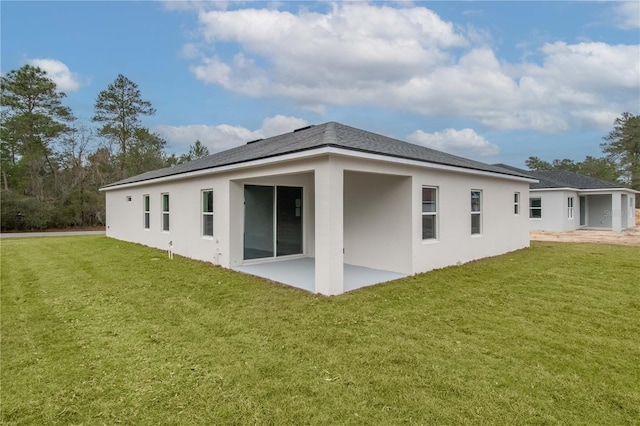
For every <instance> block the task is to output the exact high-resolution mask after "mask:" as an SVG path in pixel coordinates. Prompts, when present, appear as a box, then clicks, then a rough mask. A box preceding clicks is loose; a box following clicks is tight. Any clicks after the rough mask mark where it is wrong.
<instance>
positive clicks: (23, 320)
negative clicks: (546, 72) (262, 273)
mask: <svg viewBox="0 0 640 426" xmlns="http://www.w3.org/2000/svg"><path fill="white" fill-rule="evenodd" d="M1 249H2V252H1V254H2V264H1V266H2V270H1V278H2V289H1V295H0V296H1V302H2V305H1V307H2V311H1V315H2V317H1V330H0V331H1V337H2V342H1V343H2V346H1V348H2V352H1V359H0V361H1V372H0V378H1V385H2V387H1V397H2V401H1V402H2V405H1V417H0V421H1V422H2V423H3V424H6V425H12V424H38V425H41V424H64V425H67V424H132V425H133V424H135V425H156V424H175V425H188V424H234V425H244V424H259V425H281V424H300V425H302V424H309V425H316V424H341V425H343V424H344V425H364V424H366V425H371V424H385V425H388V424H491V425H499V424H509V425H512V424H581V425H582V424H615V425H622V424H638V422H640V368H639V367H638V365H639V364H638V362H639V360H640V280H639V279H638V272H639V269H638V266H639V262H640V260H639V259H640V248H638V247H622V246H608V245H592V244H561V243H534V244H533V246H532V248H530V249H527V250H522V251H519V252H516V253H511V254H507V255H504V256H500V257H496V258H492V259H486V260H483V261H479V262H475V263H472V264H468V265H463V266H459V267H452V268H447V269H443V270H438V271H433V272H431V273H427V274H422V275H417V276H414V277H409V278H406V279H403V280H399V281H396V282H393V283H389V284H383V285H379V286H375V287H371V288H366V289H362V290H359V291H356V292H353V293H348V294H345V295H342V296H339V297H333V298H327V297H320V296H315V295H312V294H308V293H305V292H302V291H299V290H296V289H292V288H288V287H285V286H280V285H277V284H273V283H267V282H265V281H263V280H260V279H257V278H253V277H249V276H244V275H241V274H238V273H234V272H232V271H229V270H225V269H222V268H217V267H213V266H211V265H207V264H203V263H200V262H196V261H192V260H189V259H185V258H181V257H178V256H176V258H175V259H174V260H173V261H169V260H167V259H166V256H165V254H164V253H163V252H160V251H156V250H153V249H150V248H146V247H142V246H138V245H134V244H128V243H123V242H120V241H115V240H111V239H107V238H105V237H101V236H89V237H60V238H56V237H48V238H38V239H36V238H34V239H15V240H3V241H2V247H1Z"/></svg>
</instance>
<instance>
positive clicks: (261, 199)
mask: <svg viewBox="0 0 640 426" xmlns="http://www.w3.org/2000/svg"><path fill="white" fill-rule="evenodd" d="M273 203H274V188H273V186H259V185H245V187H244V259H245V260H249V259H260V258H263V257H273V255H274V253H273V248H274V238H273V237H274V232H273V227H274V211H273Z"/></svg>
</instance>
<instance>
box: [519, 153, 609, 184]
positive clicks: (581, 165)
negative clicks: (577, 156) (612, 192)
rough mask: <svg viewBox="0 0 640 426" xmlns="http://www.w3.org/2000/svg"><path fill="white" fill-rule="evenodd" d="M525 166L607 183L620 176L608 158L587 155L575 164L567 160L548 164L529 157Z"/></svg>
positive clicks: (530, 168)
mask: <svg viewBox="0 0 640 426" xmlns="http://www.w3.org/2000/svg"><path fill="white" fill-rule="evenodd" d="M525 164H526V165H527V167H528V168H529V170H536V171H538V170H568V171H570V172H575V173H580V174H581V175H585V176H590V177H594V178H596V179H601V180H604V181H607V182H619V181H620V176H621V173H620V169H619V168H618V165H617V164H616V163H615V161H613V160H612V159H610V158H608V157H603V158H595V157H591V156H589V155H588V156H586V157H585V159H584V161H581V162H577V163H576V162H575V161H573V160H569V159H568V158H564V159H562V160H558V159H556V160H553V161H552V162H551V163H549V162H548V161H544V160H541V159H539V158H538V157H529V158H528V159H527V161H525Z"/></svg>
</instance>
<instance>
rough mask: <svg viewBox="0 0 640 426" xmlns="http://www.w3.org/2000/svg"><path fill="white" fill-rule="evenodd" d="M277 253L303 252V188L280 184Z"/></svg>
mask: <svg viewBox="0 0 640 426" xmlns="http://www.w3.org/2000/svg"><path fill="white" fill-rule="evenodd" d="M276 200H277V201H276V203H277V207H276V212H277V216H276V255H277V256H287V255H290V254H301V253H302V188H300V187H292V186H278V187H277V196H276Z"/></svg>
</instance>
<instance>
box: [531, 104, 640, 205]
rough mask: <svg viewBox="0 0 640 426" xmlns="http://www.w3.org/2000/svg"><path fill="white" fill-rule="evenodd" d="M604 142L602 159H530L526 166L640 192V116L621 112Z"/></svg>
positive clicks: (639, 201) (638, 201)
mask: <svg viewBox="0 0 640 426" xmlns="http://www.w3.org/2000/svg"><path fill="white" fill-rule="evenodd" d="M603 139H604V142H602V143H601V144H600V148H601V149H602V152H603V154H604V156H603V157H600V158H596V157H592V156H589V155H588V156H586V157H585V159H584V160H583V161H578V162H576V161H574V160H570V159H568V158H564V159H556V160H553V161H551V162H549V161H543V160H541V159H540V158H538V157H529V158H528V159H527V161H526V162H525V163H526V165H527V167H528V168H529V170H568V171H571V172H575V173H580V174H582V175H585V176H591V177H594V178H598V179H601V180H604V181H607V182H611V183H618V184H620V185H621V186H624V187H628V188H632V189H635V190H637V191H640V115H633V114H631V113H628V112H625V113H622V115H621V116H620V117H618V118H616V119H615V121H614V123H613V129H612V130H611V131H610V132H609V133H608V134H607V135H606V136H604V137H603ZM636 208H640V197H636Z"/></svg>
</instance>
